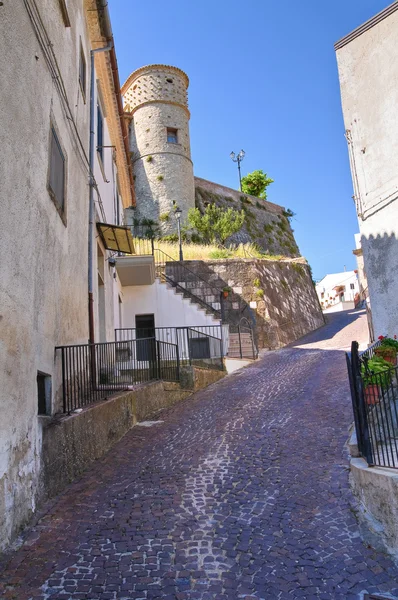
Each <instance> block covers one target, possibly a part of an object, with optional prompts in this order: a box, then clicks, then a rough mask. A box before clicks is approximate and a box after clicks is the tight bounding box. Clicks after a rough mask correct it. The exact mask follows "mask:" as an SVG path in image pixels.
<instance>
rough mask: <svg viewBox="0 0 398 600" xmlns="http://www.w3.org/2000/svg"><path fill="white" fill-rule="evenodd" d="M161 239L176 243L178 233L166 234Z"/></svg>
mask: <svg viewBox="0 0 398 600" xmlns="http://www.w3.org/2000/svg"><path fill="white" fill-rule="evenodd" d="M161 240H162V241H163V242H171V243H176V242H178V233H170V234H169V235H164V236H163V237H162V238H161Z"/></svg>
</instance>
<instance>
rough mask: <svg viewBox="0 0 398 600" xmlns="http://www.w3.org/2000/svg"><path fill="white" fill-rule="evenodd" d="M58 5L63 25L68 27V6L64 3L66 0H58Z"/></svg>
mask: <svg viewBox="0 0 398 600" xmlns="http://www.w3.org/2000/svg"><path fill="white" fill-rule="evenodd" d="M59 7H60V9H61V13H62V18H63V21H64V25H65V27H70V18H69V13H68V7H67V5H66V0H59Z"/></svg>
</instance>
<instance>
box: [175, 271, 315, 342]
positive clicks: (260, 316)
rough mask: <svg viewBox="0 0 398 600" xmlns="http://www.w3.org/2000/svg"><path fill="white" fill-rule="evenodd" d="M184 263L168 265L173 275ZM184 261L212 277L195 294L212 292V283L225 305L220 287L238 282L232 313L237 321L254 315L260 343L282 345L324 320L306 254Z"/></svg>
mask: <svg viewBox="0 0 398 600" xmlns="http://www.w3.org/2000/svg"><path fill="white" fill-rule="evenodd" d="M178 264H179V263H173V264H172V263H169V264H168V265H167V273H168V275H169V276H170V277H173V269H175V268H176V265H178ZM184 264H186V266H187V267H188V268H189V269H190V270H191V271H193V272H194V273H196V274H197V275H199V276H200V277H201V278H202V279H203V280H205V281H208V282H209V287H206V286H205V285H203V286H198V287H197V288H195V294H196V295H197V296H200V295H201V291H202V290H203V293H204V294H209V289H210V286H211V289H213V290H214V308H219V301H220V298H219V293H217V291H218V290H219V291H220V292H221V290H222V289H223V287H227V286H228V287H230V288H232V293H231V294H230V295H229V297H228V298H227V299H226V300H223V303H224V309H225V311H224V312H225V315H226V318H227V320H228V322H230V323H234V324H238V323H239V321H240V319H241V318H242V317H245V318H247V319H248V320H249V321H251V322H252V324H253V326H254V330H255V334H256V340H257V344H258V347H259V349H261V348H268V349H276V348H281V347H282V346H285V345H286V344H289V343H291V342H293V341H295V340H297V339H298V338H300V337H301V336H303V335H305V334H307V333H309V332H310V331H313V330H314V329H317V328H318V327H321V326H322V325H323V324H324V318H323V315H322V311H321V308H320V305H319V301H318V298H317V295H316V292H315V287H314V285H313V283H312V279H311V274H310V270H309V267H308V265H307V263H306V262H305V261H304V259H297V260H296V261H294V260H284V261H283V260H278V261H277V260H265V259H261V260H259V259H228V260H214V261H206V262H205V261H185V263H184ZM177 272H178V271H175V273H177ZM207 298H209V296H207Z"/></svg>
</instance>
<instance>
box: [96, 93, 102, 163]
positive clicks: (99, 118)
mask: <svg viewBox="0 0 398 600" xmlns="http://www.w3.org/2000/svg"><path fill="white" fill-rule="evenodd" d="M103 145H104V117H103V115H102V110H101V107H100V105H99V104H97V152H98V154H99V155H100V157H101V160H102V162H104V148H103Z"/></svg>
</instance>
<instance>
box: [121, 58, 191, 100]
mask: <svg viewBox="0 0 398 600" xmlns="http://www.w3.org/2000/svg"><path fill="white" fill-rule="evenodd" d="M157 69H167V70H170V71H174V72H177V73H178V74H179V75H182V76H183V78H184V79H185V83H186V86H187V88H188V87H189V77H188V75H187V74H186V73H185V72H184V71H183V70H182V69H179V68H178V67H174V66H173V65H161V64H153V65H145V66H144V67H140V68H139V69H136V70H135V71H133V72H132V73H130V75H129V76H128V77H127V79H126V81H125V82H124V83H123V85H122V87H121V93H122V94H124V93H125V92H126V91H127V90H128V88H129V87H130V86H131V84H132V83H133V81H134V79H136V78H137V77H138V76H139V75H141V73H143V72H145V71H153V70H157Z"/></svg>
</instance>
